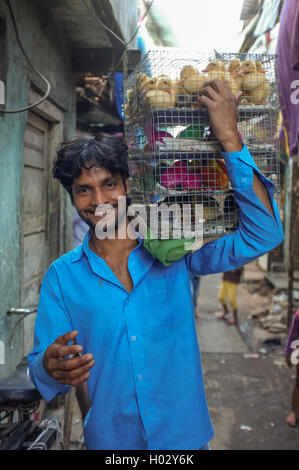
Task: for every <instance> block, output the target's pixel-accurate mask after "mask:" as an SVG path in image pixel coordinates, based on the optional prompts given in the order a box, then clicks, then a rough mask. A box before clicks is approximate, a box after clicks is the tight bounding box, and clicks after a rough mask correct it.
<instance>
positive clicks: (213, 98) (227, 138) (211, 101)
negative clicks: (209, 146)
mask: <svg viewBox="0 0 299 470" xmlns="http://www.w3.org/2000/svg"><path fill="white" fill-rule="evenodd" d="M241 96H242V91H239V92H238V93H237V94H236V95H234V94H233V92H232V91H231V89H230V87H229V85H228V84H227V83H226V82H225V81H223V80H219V79H216V80H212V81H211V82H209V83H206V85H205V86H204V87H203V88H202V90H200V92H199V98H198V100H199V102H200V103H201V104H202V105H203V106H205V107H206V108H207V111H208V113H209V117H210V123H211V126H212V129H213V132H214V134H215V136H216V137H217V139H218V140H219V142H220V143H221V145H222V147H223V148H224V151H225V152H240V151H241V150H242V147H243V144H242V141H241V138H240V136H239V132H238V126H237V116H238V102H239V99H240V97H241Z"/></svg>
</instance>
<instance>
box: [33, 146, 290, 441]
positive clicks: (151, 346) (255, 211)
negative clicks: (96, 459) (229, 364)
mask: <svg viewBox="0 0 299 470" xmlns="http://www.w3.org/2000/svg"><path fill="white" fill-rule="evenodd" d="M223 157H224V158H225V161H226V166H227V170H228V173H229V177H230V181H231V184H232V186H233V188H234V189H235V199H236V202H237V203H238V205H239V207H240V222H239V228H238V230H237V231H236V232H235V233H233V234H231V235H228V236H224V237H222V238H219V239H218V240H216V241H214V242H211V243H208V244H206V245H204V246H203V247H202V248H201V249H199V250H198V251H196V252H194V253H192V254H191V253H189V254H187V255H186V256H185V257H183V258H182V259H180V260H179V261H177V262H174V263H173V264H171V266H169V267H165V266H163V265H162V264H161V263H160V262H159V261H158V260H156V259H154V258H153V257H152V256H151V254H150V253H149V252H148V251H147V250H146V249H145V248H144V247H143V244H142V242H141V241H139V243H138V245H137V246H136V247H135V248H134V249H133V250H132V252H131V253H130V255H129V259H128V269H129V272H130V275H131V277H132V280H133V289H132V291H131V292H130V293H128V292H127V291H126V290H125V288H124V287H123V285H122V284H121V283H120V282H119V280H118V279H117V277H116V276H115V275H114V273H113V272H112V271H111V269H110V268H109V267H108V266H107V264H106V263H105V261H104V260H103V259H102V258H100V257H99V256H98V255H97V254H96V253H94V252H93V251H92V250H90V248H89V239H90V234H89V232H88V233H87V235H86V237H85V239H84V243H83V245H81V246H80V247H78V248H76V249H74V250H73V251H71V252H70V253H67V254H65V255H64V256H62V257H61V258H59V259H58V260H57V261H55V262H54V263H53V264H52V265H51V266H50V268H49V269H48V271H47V272H46V274H45V277H44V280H43V285H42V289H41V294H40V302H39V308H38V313H37V318H36V325H35V337H34V348H33V350H32V351H31V353H30V355H29V358H28V359H29V363H30V374H31V378H32V380H33V382H34V383H35V385H36V387H37V388H38V390H39V391H40V393H41V394H42V395H43V397H44V398H45V399H46V400H51V399H52V398H53V397H54V396H55V395H56V394H58V393H66V392H67V391H68V390H69V387H68V386H66V385H61V384H59V383H58V382H57V381H56V380H55V379H53V378H52V377H50V376H49V375H48V374H47V373H46V371H45V369H44V367H43V364H42V361H43V354H44V351H45V350H46V349H47V347H48V346H49V345H50V344H51V343H53V342H54V340H55V339H56V338H57V337H58V336H59V335H62V334H64V333H66V332H68V331H71V330H77V331H78V332H79V333H78V337H77V342H78V344H80V345H82V346H83V353H92V354H93V355H94V359H95V365H94V366H93V368H92V369H91V371H90V372H91V375H90V377H89V378H88V393H89V398H90V401H91V403H92V407H91V409H90V411H89V413H88V415H87V416H86V418H85V422H84V435H85V443H86V447H87V448H88V449H158V450H159V449H165V450H168V449H171V450H176V449H199V448H200V447H202V446H203V445H204V444H206V443H207V442H208V441H209V440H210V439H211V438H212V437H213V428H212V425H211V421H210V417H209V412H208V407H207V402H206V396H205V390H204V383H203V375H202V366H201V359H200V352H199V347H198V340H197V335H196V328H195V320H194V307H193V302H192V297H191V293H190V287H189V275H190V272H193V273H198V274H209V273H216V272H222V271H226V270H231V269H234V268H237V267H239V266H242V265H244V264H246V263H248V262H250V261H252V260H253V259H255V258H256V257H258V256H260V255H262V254H264V253H266V252H268V251H270V250H272V249H273V248H275V247H276V246H277V245H278V244H280V243H281V241H282V239H283V234H282V228H281V224H280V221H279V215H278V209H277V206H276V204H275V202H274V201H273V185H272V183H271V182H270V181H268V180H267V179H266V178H265V177H264V176H263V175H261V174H260V172H259V170H258V168H257V166H256V164H255V162H254V160H253V158H252V157H251V155H250V153H249V152H248V150H247V149H246V147H245V146H244V147H243V149H242V151H241V152H234V153H230V154H228V153H223ZM253 169H255V170H256V171H257V172H258V173H259V177H260V178H261V180H262V181H263V182H264V183H265V186H266V188H267V191H268V194H269V196H270V199H271V201H272V207H273V210H274V214H275V218H273V217H272V216H271V215H270V213H269V212H268V210H267V209H266V208H265V207H264V205H263V204H262V202H261V201H260V200H259V198H258V197H257V196H256V194H255V192H254V190H253Z"/></svg>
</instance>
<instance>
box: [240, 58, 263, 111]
mask: <svg viewBox="0 0 299 470" xmlns="http://www.w3.org/2000/svg"><path fill="white" fill-rule="evenodd" d="M240 72H241V74H242V75H243V78H242V90H243V91H244V96H245V98H246V99H247V101H248V102H249V103H252V104H256V105H260V104H265V103H266V101H267V99H268V96H269V89H270V84H269V80H268V79H267V77H266V76H265V74H264V73H261V72H258V71H257V68H256V64H255V63H254V62H252V61H251V60H246V61H244V62H242V64H241V68H240Z"/></svg>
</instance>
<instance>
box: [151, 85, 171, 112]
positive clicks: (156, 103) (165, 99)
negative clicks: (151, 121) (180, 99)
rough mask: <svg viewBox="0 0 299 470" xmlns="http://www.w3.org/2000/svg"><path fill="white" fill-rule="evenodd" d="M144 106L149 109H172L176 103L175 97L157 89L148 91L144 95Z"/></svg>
mask: <svg viewBox="0 0 299 470" xmlns="http://www.w3.org/2000/svg"><path fill="white" fill-rule="evenodd" d="M144 102H145V105H146V106H150V107H151V108H158V109H163V108H173V107H174V105H175V103H176V96H175V95H174V94H171V93H168V92H167V91H164V90H160V89H158V88H155V89H150V90H148V91H147V92H146V93H145V95H144Z"/></svg>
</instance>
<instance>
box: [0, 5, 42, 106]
mask: <svg viewBox="0 0 299 470" xmlns="http://www.w3.org/2000/svg"><path fill="white" fill-rule="evenodd" d="M5 1H6V5H7V8H8V10H9V12H10V16H11V20H12V23H13V27H14V30H15V34H16V39H17V43H18V45H19V47H20V49H21V51H22V53H23V55H24V57H25V59H26V61H27V63H28V65H29V66H30V68H31V69H32V71H33V72H35V73H36V74H37V75H38V76H39V77H40V78H41V79H42V80H43V81H44V82H45V83H46V85H47V90H46V93H45V95H44V96H43V97H42V98H41V99H40V100H38V101H37V102H36V103H33V104H31V105H30V106H26V107H25V108H21V109H0V114H1V113H23V112H25V111H28V110H29V109H32V108H35V107H36V106H38V105H39V104H41V103H42V102H43V101H45V100H46V99H47V98H48V96H49V94H50V92H51V84H50V82H49V81H48V80H47V79H46V77H44V76H43V75H42V74H41V73H40V72H39V71H38V70H37V69H36V68H35V67H34V66H33V65H32V63H31V61H30V59H29V57H28V55H27V53H26V51H25V50H24V48H23V45H22V42H21V39H20V36H19V32H18V27H17V23H16V18H15V15H14V12H13V9H12V6H11V3H10V0H5Z"/></svg>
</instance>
